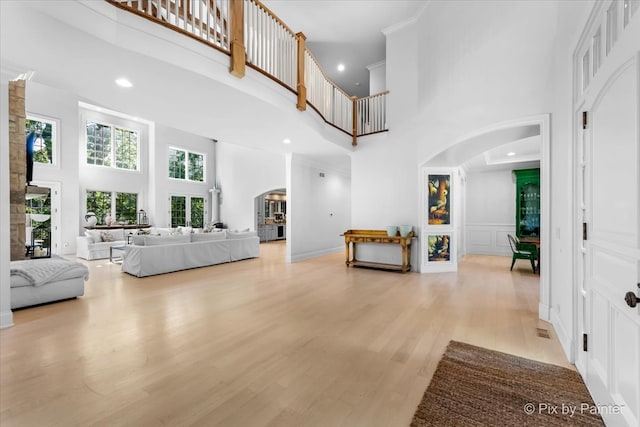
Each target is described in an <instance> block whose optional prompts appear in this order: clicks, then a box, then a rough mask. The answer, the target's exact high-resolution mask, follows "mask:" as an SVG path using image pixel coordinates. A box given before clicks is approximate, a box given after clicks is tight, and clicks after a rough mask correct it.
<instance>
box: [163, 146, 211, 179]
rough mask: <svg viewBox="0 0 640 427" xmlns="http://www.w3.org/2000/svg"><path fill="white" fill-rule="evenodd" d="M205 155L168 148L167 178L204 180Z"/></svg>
mask: <svg viewBox="0 0 640 427" xmlns="http://www.w3.org/2000/svg"><path fill="white" fill-rule="evenodd" d="M204 168H205V156H204V154H199V153H192V152H189V151H186V150H181V149H179V148H169V178H175V179H185V180H188V181H195V182H204Z"/></svg>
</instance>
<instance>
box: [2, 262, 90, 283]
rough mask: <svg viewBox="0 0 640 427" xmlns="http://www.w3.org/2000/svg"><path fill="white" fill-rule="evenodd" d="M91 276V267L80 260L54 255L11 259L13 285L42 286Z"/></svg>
mask: <svg viewBox="0 0 640 427" xmlns="http://www.w3.org/2000/svg"><path fill="white" fill-rule="evenodd" d="M76 277H83V278H84V279H85V280H87V279H88V278H89V269H88V268H87V266H86V265H84V264H80V263H79V262H74V261H69V260H67V259H64V258H62V257H59V256H56V255H53V256H52V257H51V258H40V259H30V260H24V261H11V287H12V288H15V287H19V286H42V285H44V284H47V283H51V282H56V281H60V280H64V279H71V278H76Z"/></svg>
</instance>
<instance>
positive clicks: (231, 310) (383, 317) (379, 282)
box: [0, 243, 570, 427]
mask: <svg viewBox="0 0 640 427" xmlns="http://www.w3.org/2000/svg"><path fill="white" fill-rule="evenodd" d="M261 253H262V255H261V257H260V258H257V259H252V260H246V261H240V262H236V263H232V264H225V265H218V266H213V267H208V268H201V269H196V270H189V271H184V272H179V273H173V274H165V275H161V276H156V277H150V278H145V279H137V278H134V277H132V276H129V275H127V274H125V273H122V272H121V271H120V266H119V265H114V264H110V263H109V262H108V260H99V261H91V262H88V265H89V266H90V269H91V277H90V280H89V282H87V284H86V292H85V296H84V297H81V298H78V299H76V300H69V301H64V302H60V303H55V304H49V305H45V306H40V307H35V308H30V309H25V310H19V311H15V312H14V321H15V326H14V327H12V328H9V329H5V330H2V331H0V344H1V349H0V356H1V358H0V363H1V364H0V403H1V412H0V424H1V425H2V426H3V427H9V426H13V425H17V426H76V425H77V426H90V425H108V426H117V425H127V426H157V425H167V426H183V425H202V426H214V425H221V426H243V427H244V426H314V425H315V426H349V427H350V426H407V425H408V424H409V422H410V420H411V418H412V416H413V413H414V410H415V407H416V406H417V404H418V402H419V401H420V398H421V397H422V394H423V392H424V390H425V389H426V387H427V385H428V384H429V380H430V378H431V376H432V375H433V371H434V370H435V367H436V365H437V363H438V360H439V358H440V356H441V355H442V353H443V351H444V349H445V347H446V345H447V343H448V341H449V340H451V339H454V340H458V341H464V342H468V343H471V344H475V345H479V346H483V347H487V348H491V349H495V350H499V351H504V352H508V353H513V354H517V355H520V356H524V357H528V358H531V359H536V360H541V361H544V362H549V363H554V364H558V365H563V366H570V365H568V362H567V360H566V358H565V356H564V354H563V353H562V350H561V348H560V345H559V343H558V341H557V339H556V337H555V334H554V332H553V330H552V328H551V326H550V325H549V324H547V323H545V322H541V321H539V320H538V319H537V307H538V276H536V275H533V274H532V273H531V270H530V266H527V263H526V262H524V261H518V262H517V263H516V267H515V268H514V271H513V272H512V273H511V272H509V265H510V262H511V259H510V258H504V257H489V256H467V257H465V258H464V260H463V262H462V263H461V265H460V271H459V272H458V273H457V274H453V273H446V274H437V275H420V274H417V273H410V274H404V275H403V274H399V273H393V272H385V271H376V270H368V269H353V268H350V269H347V268H346V267H345V265H344V259H343V257H344V255H343V254H341V253H340V254H334V255H328V256H323V257H320V258H316V259H312V260H308V261H303V262H298V263H295V264H285V263H284V260H283V258H284V245H283V244H282V243H274V244H263V245H262V246H261ZM538 327H540V328H545V329H548V330H549V332H550V333H551V339H545V338H540V337H538V335H537V331H536V328H538Z"/></svg>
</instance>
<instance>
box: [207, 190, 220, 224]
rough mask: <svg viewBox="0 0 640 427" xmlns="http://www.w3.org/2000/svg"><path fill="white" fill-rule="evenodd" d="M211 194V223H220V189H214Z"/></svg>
mask: <svg viewBox="0 0 640 427" xmlns="http://www.w3.org/2000/svg"><path fill="white" fill-rule="evenodd" d="M209 192H210V193H211V222H213V223H216V222H220V189H219V188H217V187H216V188H212V189H210V190H209Z"/></svg>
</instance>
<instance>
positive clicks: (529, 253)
mask: <svg viewBox="0 0 640 427" xmlns="http://www.w3.org/2000/svg"><path fill="white" fill-rule="evenodd" d="M507 237H508V238H509V246H511V252H513V257H512V258H511V268H510V270H511V271H513V265H514V264H515V263H516V260H517V259H528V260H529V261H531V268H532V269H533V272H534V273H535V272H536V260H537V259H538V248H537V247H536V245H534V244H532V243H520V241H519V240H518V239H516V238H515V237H513V236H512V235H511V234H508V235H507Z"/></svg>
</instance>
